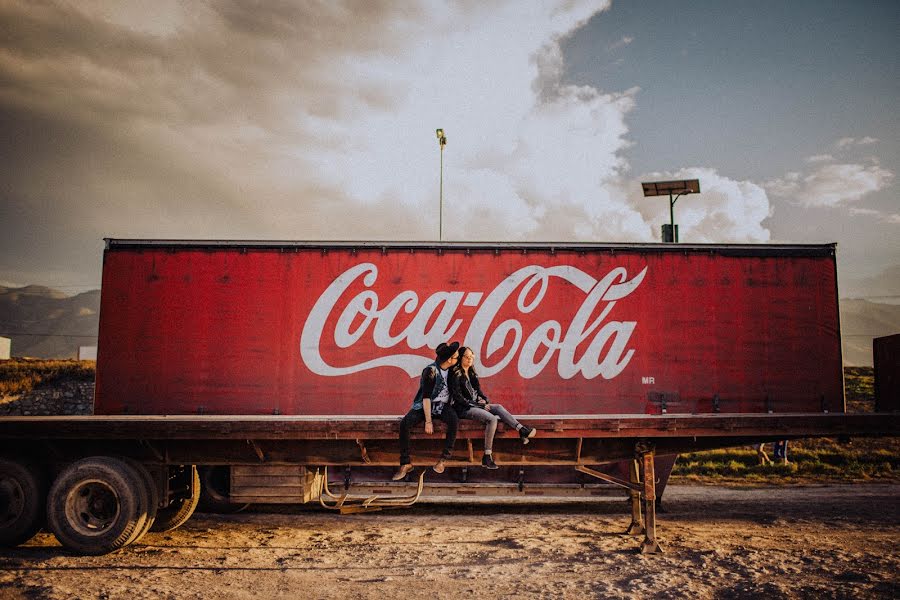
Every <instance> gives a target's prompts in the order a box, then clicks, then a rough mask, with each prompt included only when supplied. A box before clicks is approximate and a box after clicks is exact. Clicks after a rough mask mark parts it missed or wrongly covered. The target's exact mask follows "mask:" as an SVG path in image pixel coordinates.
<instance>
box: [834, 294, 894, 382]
mask: <svg viewBox="0 0 900 600" xmlns="http://www.w3.org/2000/svg"><path fill="white" fill-rule="evenodd" d="M895 333H900V304H880V303H877V302H869V301H868V300H852V299H844V300H841V335H842V336H843V341H844V344H843V348H844V365H846V366H854V367H867V366H872V338H875V337H882V336H885V335H892V334H895Z"/></svg>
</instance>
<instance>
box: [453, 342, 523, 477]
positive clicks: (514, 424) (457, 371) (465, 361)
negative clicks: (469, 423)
mask: <svg viewBox="0 0 900 600" xmlns="http://www.w3.org/2000/svg"><path fill="white" fill-rule="evenodd" d="M474 365H475V354H474V353H473V352H472V349H471V348H466V347H465V346H463V347H462V348H460V349H459V362H458V363H457V364H456V365H455V366H454V367H452V369H451V373H450V377H449V379H450V382H449V383H450V398H451V400H452V402H453V408H454V410H456V413H457V414H458V415H459V418H460V419H471V420H474V421H481V422H482V423H484V457H483V458H482V459H481V466H482V467H485V468H487V469H496V468H498V467H497V464H496V463H495V462H494V458H493V456H492V455H493V446H494V434H495V433H496V432H497V422H498V421H503V423H504V424H505V425H506V426H507V427H511V428H513V429H515V430H516V431H518V432H519V437H521V438H522V443H523V444H527V443H528V441H529V440H530V439H531V438H533V437H534V436H535V435H537V430H536V429H534V428H533V427H528V426H526V425H522V424H521V423H519V422H518V421H517V420H516V418H515V417H513V416H512V415H511V414H509V411H507V410H506V409H505V408H503V407H502V406H501V405H499V404H495V403H492V402H490V401H489V400H488V397H487V396H486V395H485V394H484V392H482V391H481V384H480V383H479V381H478V374H477V373H476V372H475V366H474Z"/></svg>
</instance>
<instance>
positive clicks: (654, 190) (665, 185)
mask: <svg viewBox="0 0 900 600" xmlns="http://www.w3.org/2000/svg"><path fill="white" fill-rule="evenodd" d="M641 186H643V188H644V196H665V195H666V194H668V195H669V224H668V225H663V226H662V241H664V242H670V243H677V242H678V226H677V225H676V224H675V203H676V202H677V201H678V199H679V198H680V197H682V196H684V195H686V194H699V193H700V180H699V179H679V180H677V181H650V182H642V183H641ZM673 194H674V195H675V197H674V198H673V197H672V195H673Z"/></svg>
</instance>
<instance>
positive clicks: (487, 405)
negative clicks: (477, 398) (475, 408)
mask: <svg viewBox="0 0 900 600" xmlns="http://www.w3.org/2000/svg"><path fill="white" fill-rule="evenodd" d="M484 410H491V405H490V403H488V402H485V403H484Z"/></svg>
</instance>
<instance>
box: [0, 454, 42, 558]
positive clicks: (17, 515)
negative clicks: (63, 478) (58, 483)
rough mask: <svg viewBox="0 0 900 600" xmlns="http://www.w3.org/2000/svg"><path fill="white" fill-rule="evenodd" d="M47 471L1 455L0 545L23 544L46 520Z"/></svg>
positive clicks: (28, 462)
mask: <svg viewBox="0 0 900 600" xmlns="http://www.w3.org/2000/svg"><path fill="white" fill-rule="evenodd" d="M46 497H47V476H46V472H45V470H44V469H43V468H42V467H41V466H40V465H37V464H35V463H33V462H31V461H28V460H24V459H18V458H5V457H0V547H12V546H18V545H19V544H23V543H25V542H27V541H28V540H30V539H31V538H32V537H34V534H36V533H37V532H38V531H39V530H40V529H41V527H43V526H44V521H45V512H44V510H45V505H44V499H45V498H46Z"/></svg>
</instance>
